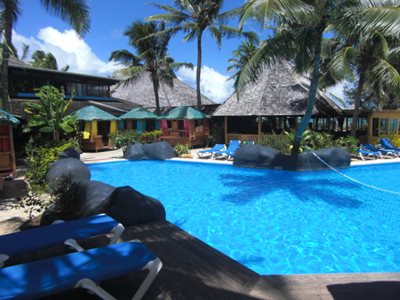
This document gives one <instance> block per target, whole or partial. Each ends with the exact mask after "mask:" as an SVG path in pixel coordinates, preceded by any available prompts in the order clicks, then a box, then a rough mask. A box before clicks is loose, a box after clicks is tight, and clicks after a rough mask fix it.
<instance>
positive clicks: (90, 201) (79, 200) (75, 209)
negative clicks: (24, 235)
mask: <svg viewBox="0 0 400 300" xmlns="http://www.w3.org/2000/svg"><path fill="white" fill-rule="evenodd" d="M114 190H115V187H114V186H112V185H109V184H106V183H103V182H100V181H88V180H84V181H78V182H74V183H73V184H72V186H71V187H70V189H69V191H67V192H66V193H68V197H66V198H67V199H68V201H69V202H66V201H64V202H63V203H56V204H55V205H52V206H51V207H49V208H48V209H47V210H46V211H45V212H44V213H43V215H42V218H41V221H40V223H41V224H42V225H48V224H51V223H52V222H53V221H55V220H57V219H61V220H73V219H78V218H83V217H88V216H91V215H96V214H99V213H104V212H105V211H104V202H105V201H106V200H107V199H108V197H109V196H110V195H111V193H112V192H113V191H114Z"/></svg>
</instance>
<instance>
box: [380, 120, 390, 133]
mask: <svg viewBox="0 0 400 300" xmlns="http://www.w3.org/2000/svg"><path fill="white" fill-rule="evenodd" d="M387 133H388V119H380V121H379V134H387Z"/></svg>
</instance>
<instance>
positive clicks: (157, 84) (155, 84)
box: [151, 72, 160, 115]
mask: <svg viewBox="0 0 400 300" xmlns="http://www.w3.org/2000/svg"><path fill="white" fill-rule="evenodd" d="M151 80H152V82H153V90H154V97H155V99H156V114H157V115H159V114H160V98H159V94H158V91H159V89H160V79H159V77H158V74H156V73H155V72H153V73H152V74H151Z"/></svg>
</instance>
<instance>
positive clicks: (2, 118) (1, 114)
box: [0, 108, 19, 125]
mask: <svg viewBox="0 0 400 300" xmlns="http://www.w3.org/2000/svg"><path fill="white" fill-rule="evenodd" d="M0 123H9V124H12V125H18V124H19V120H18V119H17V118H16V117H15V116H14V115H12V114H10V113H8V112H6V111H5V110H3V109H1V108H0Z"/></svg>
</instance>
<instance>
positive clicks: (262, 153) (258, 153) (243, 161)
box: [233, 144, 280, 168]
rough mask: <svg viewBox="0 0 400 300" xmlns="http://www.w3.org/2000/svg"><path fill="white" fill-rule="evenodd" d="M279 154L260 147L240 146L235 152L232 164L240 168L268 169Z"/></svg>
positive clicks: (270, 149)
mask: <svg viewBox="0 0 400 300" xmlns="http://www.w3.org/2000/svg"><path fill="white" fill-rule="evenodd" d="M279 153H280V152H279V151H278V150H275V149H273V148H270V147H264V146H261V145H249V144H247V145H242V146H241V147H240V148H239V149H237V150H236V152H235V159H234V161H233V164H234V165H235V166H240V167H250V168H270V167H271V164H272V161H273V160H274V158H275V156H276V155H278V154H279Z"/></svg>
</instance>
